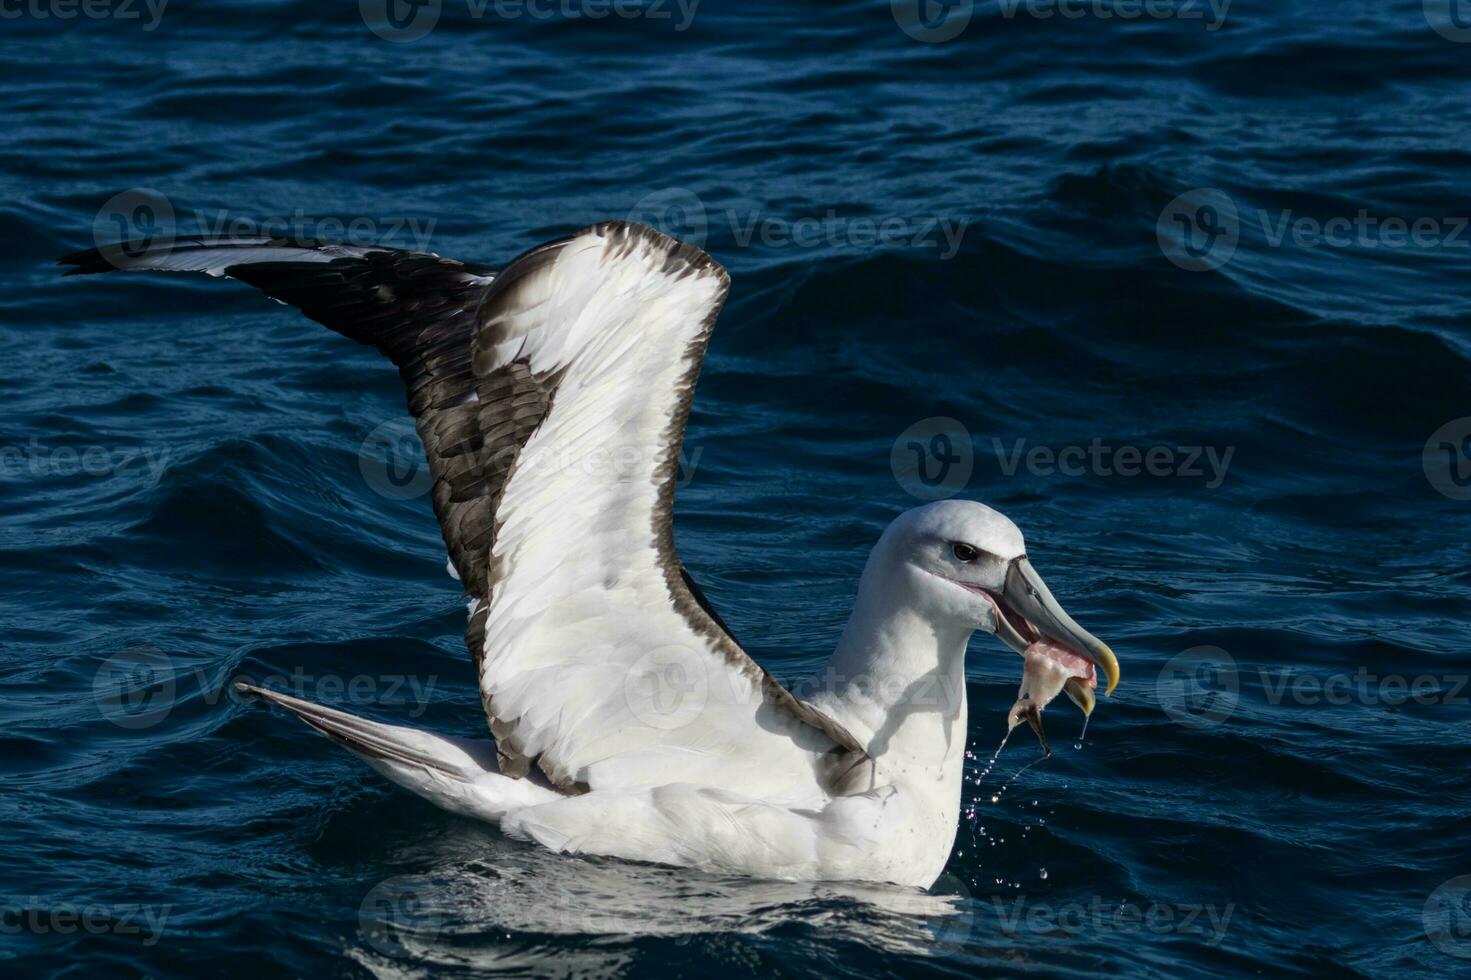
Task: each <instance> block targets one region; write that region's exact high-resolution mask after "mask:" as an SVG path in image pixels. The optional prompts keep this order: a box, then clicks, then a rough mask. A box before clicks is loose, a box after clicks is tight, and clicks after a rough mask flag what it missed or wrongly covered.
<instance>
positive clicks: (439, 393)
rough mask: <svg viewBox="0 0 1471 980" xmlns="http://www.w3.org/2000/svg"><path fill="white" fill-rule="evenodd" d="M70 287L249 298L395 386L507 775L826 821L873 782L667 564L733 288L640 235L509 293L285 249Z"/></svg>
mask: <svg viewBox="0 0 1471 980" xmlns="http://www.w3.org/2000/svg"><path fill="white" fill-rule="evenodd" d="M62 261H63V262H64V263H67V264H71V265H74V266H76V268H75V269H74V270H73V271H75V272H97V271H106V270H107V269H110V268H129V269H166V270H197V271H207V272H211V273H212V274H216V275H227V276H231V277H233V278H236V279H240V280H242V281H245V282H249V283H252V284H253V285H256V286H258V287H260V288H261V289H263V290H264V291H265V292H267V293H268V294H270V295H272V296H274V297H276V298H278V299H281V300H283V301H284V302H287V303H290V304H292V305H295V306H298V307H300V308H301V309H302V310H303V311H304V312H306V313H307V315H308V316H310V317H312V318H313V319H315V320H318V321H319V322H321V323H324V324H325V325H326V326H328V327H331V328H332V329H334V330H336V331H338V332H339V333H343V334H345V335H347V336H349V337H352V338H353V339H355V340H359V341H362V342H364V343H369V344H372V345H374V346H376V347H378V349H379V350H381V351H383V352H384V353H385V354H387V355H388V356H389V357H390V358H392V359H393V361H394V363H395V364H396V365H398V367H399V370H400V372H401V374H402V375H403V378H404V381H405V384H406V385H407V386H408V389H409V407H410V410H411V412H413V414H414V416H415V418H416V420H417V423H418V427H419V432H420V434H421V436H422V437H423V441H424V444H425V448H426V451H427V453H428V457H429V464H430V470H431V473H432V474H433V476H434V479H435V485H434V505H435V510H436V513H437V514H438V516H439V519H440V524H441V527H442V528H443V531H444V536H445V543H446V545H447V546H448V548H449V552H450V556H451V559H452V561H453V563H454V565H455V567H456V570H457V571H458V573H459V576H460V579H461V581H462V582H463V583H464V585H465V590H466V592H467V594H469V595H470V596H471V597H472V598H473V599H474V602H472V605H471V622H470V626H469V628H468V630H467V631H466V641H467V643H468V644H469V646H470V649H471V656H472V660H473V661H474V663H475V667H476V671H477V675H478V678H479V683H480V689H481V694H482V697H483V700H484V702H485V707H486V711H487V714H488V715H489V718H490V724H491V729H492V732H493V733H494V734H495V736H496V743H497V749H498V751H499V753H500V755H501V766H502V772H503V773H505V774H507V775H524V774H526V773H528V772H529V771H530V770H531V768H532V767H533V766H535V767H537V768H539V769H540V770H541V771H542V772H543V773H545V775H546V776H547V778H548V779H550V780H551V781H552V782H553V783H554V784H555V785H557V786H559V787H561V788H563V789H564V790H566V791H569V792H577V791H580V790H585V789H589V788H605V787H628V786H639V785H662V784H668V783H677V782H694V783H700V784H704V785H711V784H718V785H725V786H728V787H730V788H732V789H735V790H737V791H739V792H743V793H747V794H749V795H753V796H759V797H761V798H763V799H768V800H772V801H781V800H790V801H793V802H798V803H800V802H802V801H806V800H815V799H816V797H817V796H818V795H820V794H822V793H827V792H842V791H845V790H847V789H849V788H852V787H853V786H854V785H856V784H858V783H860V782H861V781H862V780H863V779H864V778H865V777H866V776H867V774H868V772H869V769H870V766H869V765H868V764H867V763H868V759H867V756H866V755H865V754H864V752H863V750H862V749H861V747H860V746H858V744H857V743H856V741H855V740H854V739H853V738H852V736H851V735H849V734H848V733H847V732H846V731H844V730H843V729H842V727H841V726H839V725H837V724H836V723H834V722H832V721H831V720H830V719H829V718H827V717H826V716H825V715H823V714H822V713H821V712H819V711H817V710H816V709H814V708H812V707H811V706H809V705H807V704H804V703H802V702H799V701H797V700H796V699H795V698H793V697H792V695H791V694H790V693H789V692H787V691H786V690H785V689H784V688H782V687H781V685H780V684H778V683H777V682H776V681H775V680H774V679H773V678H771V677H770V675H769V674H767V673H766V671H764V670H763V669H762V668H761V667H760V666H759V665H758V664H756V663H755V661H753V660H752V659H751V658H750V657H749V656H748V655H747V654H746V653H745V651H743V650H742V649H741V648H740V646H739V645H738V644H737V643H736V642H735V640H734V639H733V638H732V637H731V636H730V634H729V633H728V632H727V631H726V630H725V629H724V627H723V625H722V624H721V623H720V622H719V621H718V619H717V618H716V617H715V616H714V614H713V610H710V609H709V606H708V604H707V603H706V602H705V601H704V599H703V597H702V596H700V595H699V593H698V590H696V589H695V588H694V587H693V583H692V582H691V581H690V580H689V578H688V575H687V574H686V573H685V571H684V569H683V567H682V566H681V564H680V562H679V559H678V556H677V554H676V552H675V548H674V531H673V520H672V518H673V503H674V486H675V475H676V473H675V471H676V467H677V464H678V458H679V447H680V442H681V440H682V438H683V434H684V427H685V421H686V419H687V417H688V414H689V405H690V400H691V397H692V395H693V389H694V384H695V379H696V376H697V375H698V373H699V367H700V362H701V359H702V358H703V355H704V351H705V345H706V343H707V341H708V339H709V335H710V330H711V328H712V327H713V325H714V322H715V318H716V315H717V314H718V312H719V309H720V306H721V304H722V303H723V302H724V299H725V295H726V292H727V290H728V286H729V278H728V276H727V275H726V273H725V270H723V269H722V268H721V267H720V266H719V265H717V264H716V263H715V262H714V261H713V260H711V259H710V257H709V256H708V255H705V254H704V253H703V252H701V251H699V250H698V249H695V248H692V247H690V246H688V245H682V244H680V243H679V242H676V241H675V240H673V239H671V238H668V237H667V236H664V235H661V234H659V233H658V232H655V231H653V230H652V229H649V228H645V227H643V226H639V225H632V224H627V223H618V222H612V223H606V224H601V225H596V226H593V227H591V228H588V229H585V230H583V231H581V232H578V233H577V234H575V235H573V236H571V237H569V238H567V239H563V240H561V241H557V242H552V243H549V244H546V245H542V246H539V247H537V248H535V249H532V250H531V251H530V252H527V253H526V254H525V255H523V256H522V257H521V258H519V259H517V260H516V261H515V262H514V263H513V264H512V265H510V266H509V267H508V268H507V269H506V270H505V271H504V272H502V273H500V274H495V273H493V272H492V271H491V270H489V269H485V268H479V267H472V266H466V265H462V264H460V263H455V262H452V261H451V260H445V259H440V258H439V257H437V256H430V255H420V254H417V253H408V252H398V251H394V250H389V249H373V248H363V247H356V246H329V245H321V244H316V243H306V242H289V241H283V240H279V239H271V240H266V239H256V240H226V241H221V240H199V241H191V242H175V243H172V244H171V245H169V246H168V247H167V248H166V249H160V250H156V251H144V252H142V253H138V254H128V253H124V252H121V251H114V252H112V253H111V254H108V253H106V252H98V251H96V250H93V251H90V252H84V253H79V254H78V255H74V256H69V257H68V258H66V259H63V260H62Z"/></svg>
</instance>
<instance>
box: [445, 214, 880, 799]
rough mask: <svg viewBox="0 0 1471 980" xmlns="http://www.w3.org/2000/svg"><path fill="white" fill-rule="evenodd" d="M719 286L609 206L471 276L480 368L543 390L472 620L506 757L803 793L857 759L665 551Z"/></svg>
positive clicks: (850, 777) (681, 251)
mask: <svg viewBox="0 0 1471 980" xmlns="http://www.w3.org/2000/svg"><path fill="white" fill-rule="evenodd" d="M728 288H729V277H728V276H727V275H726V273H725V270H724V269H722V268H721V267H720V266H719V265H717V264H716V263H715V262H714V261H713V260H712V259H711V258H710V257H709V256H708V255H706V254H705V253H703V252H701V251H700V250H699V249H696V248H693V247H691V246H689V245H684V244H681V243H679V242H677V241H675V240H674V239H672V238H669V237H667V236H665V235H662V234H659V233H658V232H656V231H654V230H652V229H649V228H646V227H643V226H640V225H632V224H627V223H607V224H601V225H596V226H593V227H591V228H588V229H586V230H584V231H582V232H579V233H578V234H576V235H573V236H572V237H571V238H568V239H566V240H563V241H560V242H554V243H551V244H549V245H544V246H541V247H540V248H537V249H534V250H532V251H531V252H529V253H527V254H526V255H524V256H523V257H522V258H520V259H519V260H517V261H516V262H515V263H513V264H512V265H511V266H510V267H509V268H507V269H506V270H505V271H504V272H503V273H502V274H501V275H500V276H498V277H497V278H496V280H495V282H494V284H493V285H492V286H491V287H490V289H489V290H488V291H487V294H486V297H485V300H484V302H483V304H482V306H481V309H480V319H479V326H478V330H477V332H476V333H475V335H474V337H473V340H472V364H473V368H474V371H475V375H476V378H477V383H479V384H481V385H483V386H484V385H488V386H494V385H496V384H499V383H500V379H501V378H502V377H504V376H505V375H507V374H508V373H514V374H516V375H517V376H519V377H525V378H529V379H532V380H533V381H534V382H535V384H536V385H537V387H538V388H539V390H542V391H544V392H545V393H546V398H545V404H546V405H547V406H548V407H547V409H546V414H545V416H544V417H543V418H541V420H540V424H539V425H538V426H537V427H536V429H535V430H534V431H533V432H532V433H531V435H530V437H529V438H528V439H526V440H525V442H524V444H522V445H521V447H520V449H519V452H517V453H516V455H515V457H514V459H513V460H511V461H510V463H509V475H508V476H507V478H506V481H505V484H504V487H503V489H502V491H501V494H500V497H499V499H498V500H497V502H496V504H495V506H494V515H493V523H494V528H493V534H492V545H491V549H490V558H489V569H488V574H487V576H486V581H487V590H486V595H485V596H484V597H483V598H482V599H481V600H479V601H478V602H477V603H476V604H475V606H474V609H473V617H474V620H475V622H473V623H472V627H471V630H470V634H471V635H475V634H476V633H477V632H480V633H481V634H482V635H483V638H484V639H483V655H482V657H481V658H479V664H478V669H479V675H480V677H479V679H480V689H481V694H482V697H483V699H484V702H485V706H486V710H487V713H488V714H489V715H490V719H491V728H492V731H493V733H494V734H495V736H496V741H497V746H498V748H499V751H500V753H501V764H502V771H503V772H506V773H508V774H517V773H519V774H524V773H527V772H529V771H530V768H531V767H532V766H533V765H535V766H536V767H538V768H539V769H540V770H541V771H542V772H543V773H544V774H545V775H546V777H547V778H548V779H550V780H551V782H552V783H553V784H554V785H556V786H558V787H559V788H562V789H563V790H565V791H569V792H577V791H584V790H587V789H603V788H626V787H630V786H641V785H656V784H669V783H681V782H686V783H697V784H706V785H720V786H727V787H731V788H735V789H738V790H739V791H740V792H742V793H747V794H750V795H753V796H760V797H761V798H763V799H767V800H770V801H779V800H791V801H794V802H798V803H800V802H802V801H816V800H817V799H819V798H821V797H822V796H824V795H826V794H827V793H831V792H834V791H840V790H842V789H843V787H845V786H849V785H851V784H852V782H853V781H854V779H855V773H860V772H863V771H866V770H865V767H864V766H863V763H865V762H866V761H867V757H866V755H864V753H863V751H862V749H861V748H859V747H858V745H857V744H856V742H855V741H854V740H853V738H852V736H851V735H849V734H848V733H847V732H846V731H844V730H843V729H842V728H841V726H838V725H837V724H835V723H834V722H832V721H831V720H830V719H828V718H827V717H826V716H825V715H823V714H822V713H821V712H819V711H817V710H816V709H814V708H812V707H811V706H809V705H806V704H803V703H801V702H798V701H797V700H796V699H795V698H793V697H792V696H791V694H790V693H788V692H787V691H786V690H785V689H783V688H782V687H781V686H780V685H779V684H777V683H776V681H775V680H773V679H772V678H771V677H770V675H768V674H767V673H766V672H765V671H764V670H762V669H761V667H760V666H759V665H757V664H756V663H755V661H753V660H752V659H751V658H750V657H749V656H748V655H746V653H745V652H744V651H743V650H741V648H740V647H739V646H738V645H737V644H736V643H735V641H734V640H733V639H732V638H731V637H730V635H729V634H728V633H727V632H726V631H725V630H724V629H722V628H721V626H720V625H719V624H718V623H717V622H716V621H715V620H714V619H713V618H712V617H711V616H710V615H709V614H708V613H707V612H706V610H705V609H704V608H703V607H702V605H701V603H700V602H699V601H697V599H696V597H695V595H694V594H693V593H692V592H691V591H690V589H689V588H688V587H687V585H686V583H685V580H684V577H683V574H682V567H681V566H680V563H679V559H678V556H677V554H676V553H675V550H674V532H673V524H672V512H673V502H674V484H675V472H676V467H677V465H678V459H679V449H680V443H681V440H682V438H683V434H684V427H685V422H686V419H687V417H688V414H689V406H690V400H691V397H692V395H693V389H694V384H695V379H696V377H697V375H698V373H699V367H700V361H701V359H702V357H703V355H704V351H705V346H706V343H707V341H708V338H709V335H710V331H711V328H712V327H713V325H714V322H715V318H716V316H717V315H718V313H719V310H720V307H721V304H722V303H723V302H724V300H725V296H726V292H727V290H728ZM481 426H482V428H485V427H486V423H485V422H484V421H482V423H481Z"/></svg>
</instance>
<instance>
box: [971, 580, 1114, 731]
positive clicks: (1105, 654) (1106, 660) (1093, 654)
mask: <svg viewBox="0 0 1471 980" xmlns="http://www.w3.org/2000/svg"><path fill="white" fill-rule="evenodd" d="M992 598H993V599H995V600H997V601H996V605H997V607H998V608H999V609H1000V611H1001V614H1002V615H1000V616H999V617H997V621H996V635H997V636H999V637H1000V638H1001V640H1002V642H1004V643H1005V644H1006V645H1007V646H1009V647H1011V648H1012V649H1013V650H1015V651H1016V652H1017V653H1023V652H1025V651H1026V649H1027V647H1029V646H1030V645H1031V644H1033V643H1035V642H1036V641H1037V640H1038V639H1039V638H1040V637H1043V636H1045V637H1047V638H1048V639H1051V640H1054V641H1055V642H1057V643H1061V644H1062V645H1063V646H1065V647H1067V648H1068V649H1069V650H1072V651H1073V652H1074V653H1076V654H1078V655H1079V656H1080V657H1082V658H1083V659H1084V660H1087V661H1090V662H1091V663H1092V664H1093V666H1094V667H1096V668H1097V669H1098V670H1099V671H1101V672H1102V673H1103V676H1104V679H1105V680H1106V681H1107V684H1106V685H1105V687H1104V689H1103V693H1104V694H1105V695H1108V694H1112V693H1113V689H1114V688H1115V687H1117V686H1118V683H1119V658H1118V657H1116V656H1114V652H1113V651H1112V650H1110V649H1109V648H1108V644H1106V643H1104V642H1103V641H1102V640H1100V639H1098V637H1096V636H1094V635H1093V634H1092V633H1089V632H1088V631H1087V630H1085V629H1083V627H1081V626H1079V625H1078V624H1077V623H1075V622H1073V618H1072V617H1071V616H1069V615H1068V614H1067V613H1065V612H1063V609H1062V606H1060V605H1058V604H1057V600H1056V599H1054V598H1053V597H1052V592H1051V590H1049V589H1048V588H1047V583H1045V582H1043V581H1042V577H1041V576H1040V575H1038V574H1037V571H1036V569H1034V568H1033V567H1032V563H1031V562H1030V561H1028V560H1027V557H1026V555H1023V556H1022V557H1020V558H1017V559H1016V560H1015V561H1013V562H1012V563H1011V567H1010V568H1009V569H1007V572H1006V583H1005V585H1004V587H1003V588H1002V592H1001V595H1000V596H999V597H998V596H995V595H993V596H992ZM1065 690H1066V692H1067V694H1068V696H1069V697H1070V698H1072V699H1073V701H1074V702H1076V703H1077V705H1078V707H1080V708H1082V709H1083V712H1084V713H1085V714H1090V713H1092V711H1093V692H1092V691H1091V690H1090V689H1088V688H1087V687H1085V686H1084V685H1083V684H1080V683H1075V682H1074V681H1069V682H1068V685H1067V687H1066V688H1065Z"/></svg>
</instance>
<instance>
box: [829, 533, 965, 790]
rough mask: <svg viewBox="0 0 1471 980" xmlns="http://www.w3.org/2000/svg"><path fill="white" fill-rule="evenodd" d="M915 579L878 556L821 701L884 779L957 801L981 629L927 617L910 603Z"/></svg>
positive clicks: (872, 562) (860, 592) (867, 575)
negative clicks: (923, 784) (974, 646)
mask: <svg viewBox="0 0 1471 980" xmlns="http://www.w3.org/2000/svg"><path fill="white" fill-rule="evenodd" d="M917 574H922V573H919V572H918V571H917V570H915V569H912V568H909V567H907V566H904V565H898V564H894V563H891V562H886V561H884V560H882V558H881V556H879V555H878V554H877V553H876V554H875V555H874V556H872V557H870V559H869V562H868V565H867V566H866V567H865V568H864V571H863V578H862V579H861V580H860V582H859V584H858V600H857V602H856V603H855V604H854V607H853V614H852V616H851V617H849V619H848V625H847V627H846V628H845V629H844V630H843V635H842V638H841V639H840V640H839V641H838V647H837V650H836V651H835V652H834V653H833V656H832V658H831V659H830V660H829V661H828V664H827V668H826V670H825V671H824V674H823V676H822V678H821V679H820V681H819V684H818V685H817V686H818V689H819V690H820V691H821V694H820V696H819V698H817V699H815V700H818V701H819V702H820V706H821V707H822V708H823V709H824V710H826V711H828V712H829V714H831V715H832V716H833V717H834V718H835V719H836V720H838V721H839V722H841V723H842V724H843V725H845V726H846V727H847V728H848V730H849V731H850V732H852V733H853V735H854V737H855V738H857V739H858V741H859V742H861V743H863V744H864V746H865V747H866V748H867V749H868V753H869V755H870V756H872V757H873V759H874V760H875V762H876V763H877V764H878V765H879V767H880V769H881V770H889V771H890V772H891V774H894V775H898V774H900V773H903V774H909V775H913V776H915V777H918V778H922V779H924V780H928V781H935V780H939V781H943V782H945V783H951V782H953V783H954V792H955V793H956V794H958V793H959V787H960V780H961V778H962V776H963V769H964V756H965V742H966V697H965V648H966V645H967V643H968V642H969V640H970V635H971V633H972V632H973V630H972V629H970V628H967V627H963V626H947V625H943V624H937V623H935V622H934V621H932V619H931V618H930V617H927V616H925V615H923V614H922V613H921V612H920V611H919V609H918V606H917V604H916V603H915V602H914V601H912V599H911V597H912V596H913V595H914V588H915V586H914V576H915V575H917ZM957 805H958V798H957Z"/></svg>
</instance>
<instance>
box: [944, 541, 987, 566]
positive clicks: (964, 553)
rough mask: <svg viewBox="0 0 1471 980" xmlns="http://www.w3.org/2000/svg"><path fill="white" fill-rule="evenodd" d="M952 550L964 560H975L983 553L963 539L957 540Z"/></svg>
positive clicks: (957, 557) (958, 558)
mask: <svg viewBox="0 0 1471 980" xmlns="http://www.w3.org/2000/svg"><path fill="white" fill-rule="evenodd" d="M950 550H951V551H953V552H954V553H955V557H956V559H957V560H959V561H964V562H972V561H975V560H976V559H977V558H978V557H980V554H981V553H980V552H979V551H977V550H976V549H975V548H973V547H971V546H970V545H968V544H965V543H964V542H961V541H957V542H955V544H954V546H953V547H952V548H951V549H950Z"/></svg>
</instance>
